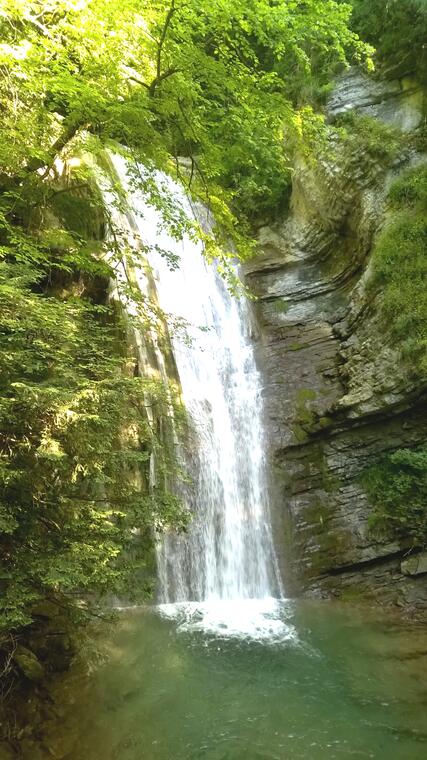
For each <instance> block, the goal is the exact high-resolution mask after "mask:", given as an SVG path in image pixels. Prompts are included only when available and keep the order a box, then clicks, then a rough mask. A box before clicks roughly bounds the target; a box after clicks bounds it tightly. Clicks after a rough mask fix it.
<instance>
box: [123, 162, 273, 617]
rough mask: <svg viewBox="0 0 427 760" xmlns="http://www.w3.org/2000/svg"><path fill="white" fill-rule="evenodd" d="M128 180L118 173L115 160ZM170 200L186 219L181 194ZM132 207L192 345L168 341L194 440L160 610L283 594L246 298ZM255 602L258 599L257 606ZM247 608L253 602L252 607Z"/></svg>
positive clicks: (142, 207) (161, 293)
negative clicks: (182, 523) (185, 523)
mask: <svg viewBox="0 0 427 760" xmlns="http://www.w3.org/2000/svg"><path fill="white" fill-rule="evenodd" d="M115 165H116V169H117V171H118V172H119V174H120V176H121V179H122V181H123V183H124V184H125V183H126V167H125V163H124V161H123V160H122V159H120V158H116V159H115ZM173 190H174V192H175V193H176V195H177V201H178V202H179V203H181V205H183V206H184V207H185V208H186V210H187V211H188V212H189V213H191V208H190V206H189V204H188V201H187V200H186V199H185V197H184V195H183V192H182V190H180V189H179V188H178V187H177V186H173ZM130 203H131V206H132V210H133V213H134V215H135V220H136V223H137V225H138V227H139V231H140V235H141V238H142V240H143V242H144V243H145V244H146V245H147V246H149V247H150V248H151V249H152V250H154V248H157V249H158V250H159V249H163V250H168V251H171V252H172V253H173V255H174V256H178V257H179V269H177V270H176V271H171V270H170V268H169V267H168V263H167V260H165V259H164V258H162V257H161V256H159V255H151V257H150V256H149V258H150V263H151V265H152V267H153V270H154V272H155V275H156V287H157V293H158V298H159V303H160V306H161V307H162V309H163V310H164V311H165V312H166V313H168V314H171V315H173V316H174V317H177V318H183V319H184V320H185V322H186V323H187V324H188V330H189V332H190V335H191V341H188V340H183V339H181V340H180V339H179V338H177V337H173V338H172V342H173V350H174V355H175V360H176V365H177V368H178V373H179V378H180V383H181V387H182V395H183V399H184V402H185V405H186V409H187V411H188V413H189V415H190V418H191V421H192V426H193V429H194V435H193V436H192V440H191V444H190V445H189V449H190V450H188V448H187V451H183V452H182V454H183V458H184V461H185V464H186V465H187V467H188V468H189V470H190V474H191V477H192V483H191V485H190V486H189V487H188V488H186V489H185V499H186V501H187V504H188V507H189V509H190V510H191V512H192V514H193V518H192V520H191V522H190V525H189V528H188V532H187V533H184V534H174V533H169V534H167V535H165V536H163V537H162V539H161V540H160V541H159V546H158V571H159V586H160V589H159V597H160V601H161V602H163V603H168V604H171V603H177V602H178V603H182V602H197V603H198V605H197V607H198V610H199V611H200V609H201V607H200V604H199V603H200V602H202V603H205V606H206V605H207V606H209V605H211V606H212V604H218V603H221V604H222V605H223V606H224V604H227V603H229V608H230V609H235V603H236V602H237V601H239V602H241V601H242V600H264V605H262V606H263V610H264V609H266V610H267V611H268V610H270V611H271V605H270V607H269V605H268V604H267V606H266V605H265V602H266V601H267V600H270V601H272V597H278V596H279V597H280V596H282V588H281V582H280V575H279V571H278V566H277V561H276V557H275V552H274V547H273V540H272V534H271V524H270V517H269V509H268V497H267V487H266V467H265V461H264V450H265V445H264V438H263V426H262V399H261V388H260V378H259V374H258V372H257V369H256V366H255V360H254V355H253V350H252V346H251V340H250V334H249V333H250V319H249V314H248V307H247V304H246V302H245V300H244V299H240V300H238V299H236V298H233V297H232V296H230V294H229V292H228V291H227V288H226V286H225V284H224V282H223V280H222V279H221V278H220V276H219V275H218V273H217V272H216V269H215V267H214V266H213V265H209V264H207V263H206V261H205V259H204V257H203V255H202V249H201V244H200V243H198V242H195V241H193V240H191V239H190V238H189V237H185V238H184V239H183V241H181V242H179V243H178V242H177V241H176V240H174V239H173V238H171V237H170V236H169V234H168V233H167V232H166V231H165V229H164V226H162V224H161V218H160V216H159V212H158V211H157V210H156V209H155V208H153V206H149V205H147V203H146V202H145V201H144V199H143V198H142V197H141V196H140V195H138V193H132V194H130ZM259 603H260V602H257V604H259ZM252 604H253V602H252Z"/></svg>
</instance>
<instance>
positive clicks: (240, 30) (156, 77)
mask: <svg viewBox="0 0 427 760" xmlns="http://www.w3.org/2000/svg"><path fill="white" fill-rule="evenodd" d="M349 16H350V6H348V5H345V4H344V5H343V4H340V3H338V2H335V1H334V0H325V2H322V3H319V2H318V0H304V2H303V1H302V0H295V1H294V2H292V3H289V2H288V1H287V0H275V1H274V2H270V0H250V2H248V0H204V2H202V3H200V2H198V0H197V1H196V0H190V1H189V2H186V3H181V2H179V0H176V2H175V0H171V2H170V5H169V6H168V5H167V4H166V5H165V3H164V2H160V1H156V0H151V1H150V2H147V1H146V0H145V1H144V2H141V0H126V2H120V3H118V2H111V0H108V2H107V0H92V2H90V3H88V2H83V3H75V2H73V1H72V0H54V2H49V3H48V2H46V1H45V0H32V1H31V2H28V1H27V0H2V13H1V15H0V37H1V39H2V44H0V65H1V66H2V70H3V72H4V77H3V79H2V84H1V85H0V102H1V105H2V119H3V130H4V137H3V139H2V144H1V146H0V167H1V171H3V172H4V175H6V176H9V177H10V176H20V177H21V178H26V179H25V181H26V184H31V183H32V182H35V183H36V184H37V183H38V178H37V177H35V178H34V176H33V179H32V181H31V182H28V178H27V175H28V174H29V173H30V172H33V173H34V172H35V171H37V169H42V170H43V172H44V174H42V176H45V174H46V172H48V171H49V168H50V167H52V165H53V162H54V159H55V157H56V155H57V154H58V153H60V152H61V150H63V149H64V148H65V149H67V148H68V147H69V146H70V147H71V145H72V144H73V142H74V144H75V143H76V142H78V143H80V145H82V144H83V145H84V144H87V143H88V141H89V143H90V149H91V150H92V151H93V150H95V143H96V142H97V141H98V143H101V144H105V142H106V141H108V140H109V139H111V138H113V139H115V140H117V141H119V142H121V143H122V144H124V145H127V146H129V147H130V148H131V150H132V152H133V154H134V156H135V157H136V158H138V159H139V160H140V161H141V162H142V163H143V164H144V165H145V166H146V167H149V166H153V167H154V168H156V169H166V170H168V171H170V172H171V173H174V174H175V175H176V176H177V177H178V178H179V179H181V180H182V181H183V182H184V183H185V184H187V185H189V186H190V187H191V191H192V192H193V194H195V195H196V196H198V197H201V198H202V199H203V200H204V201H205V202H208V203H209V204H212V205H213V206H214V207H215V208H214V210H215V212H216V216H217V220H218V224H222V225H223V227H224V228H225V229H226V231H227V235H228V236H230V235H231V237H232V238H233V237H234V236H235V234H236V232H237V228H238V227H239V226H241V227H242V230H243V231H245V224H247V223H248V222H250V223H252V222H253V221H254V217H264V216H265V215H266V214H269V213H270V214H271V213H272V212H274V211H275V210H276V209H277V208H278V207H279V206H280V204H281V203H283V199H284V197H285V196H286V194H287V193H288V188H289V169H288V158H289V150H287V146H286V145H285V142H284V134H285V132H284V127H286V125H287V126H288V128H290V129H291V130H292V126H293V119H294V116H295V114H296V113H299V111H298V108H299V106H301V105H305V104H306V103H307V98H308V97H310V93H311V91H312V90H313V88H314V89H318V88H319V87H322V86H325V85H326V83H327V81H328V79H329V77H330V74H331V72H332V71H333V70H334V69H336V67H337V66H343V65H345V64H346V60H347V57H350V58H351V59H352V60H359V61H366V60H367V58H368V56H369V50H368V49H367V48H366V46H364V45H363V44H362V43H361V42H360V40H359V39H358V38H357V36H356V35H355V34H354V33H353V32H351V31H350V30H349V28H348V19H349ZM305 92H307V95H306V96H305V95H304V93H305ZM296 109H297V110H296ZM288 147H289V149H290V148H291V146H288ZM179 156H186V157H187V158H188V159H190V160H191V169H190V170H189V171H188V172H184V171H182V165H180V163H179V161H178V160H177V159H178V157H179ZM224 204H225V205H226V206H230V205H231V207H232V208H233V211H234V214H232V215H231V216H230V214H229V212H227V211H225V205H224ZM221 210H223V211H224V213H223V214H221ZM236 238H237V240H238V241H239V235H236Z"/></svg>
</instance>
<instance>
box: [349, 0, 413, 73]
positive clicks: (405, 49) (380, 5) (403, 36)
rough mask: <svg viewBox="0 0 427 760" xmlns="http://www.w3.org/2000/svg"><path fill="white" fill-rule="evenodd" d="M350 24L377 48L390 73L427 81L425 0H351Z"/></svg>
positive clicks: (380, 58) (381, 60)
mask: <svg viewBox="0 0 427 760" xmlns="http://www.w3.org/2000/svg"><path fill="white" fill-rule="evenodd" d="M351 4H352V5H353V8H354V11H353V16H352V27H353V29H355V31H356V32H357V33H358V34H359V35H360V36H361V38H362V39H364V40H366V41H367V42H370V43H371V44H372V45H373V46H374V47H375V48H376V49H377V55H378V58H379V60H380V62H381V63H382V64H383V67H384V68H385V69H388V70H389V73H390V76H396V75H401V76H402V75H405V74H415V75H416V76H417V77H418V79H420V80H421V81H427V51H426V46H425V41H426V39H427V3H426V2H425V0H388V2H384V0H351Z"/></svg>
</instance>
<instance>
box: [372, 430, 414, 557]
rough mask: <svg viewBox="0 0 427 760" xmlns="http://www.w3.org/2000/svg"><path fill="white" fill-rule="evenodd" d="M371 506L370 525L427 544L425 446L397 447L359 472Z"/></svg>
mask: <svg viewBox="0 0 427 760" xmlns="http://www.w3.org/2000/svg"><path fill="white" fill-rule="evenodd" d="M361 481H362V483H363V485H364V486H365V488H366V490H367V493H368V495H369V498H370V501H371V503H372V505H373V511H372V515H371V518H370V525H371V527H372V528H373V529H374V530H379V531H380V532H381V531H383V530H386V531H391V532H392V533H394V534H395V535H396V536H397V537H398V538H402V539H407V538H408V537H409V538H410V539H411V541H412V542H413V544H414V545H416V546H426V545H427V446H426V445H424V446H419V447H416V448H414V449H398V450H397V451H394V452H393V453H391V454H386V455H384V456H382V457H380V458H379V459H377V461H376V462H375V463H374V464H373V465H372V466H371V467H369V468H368V469H366V470H365V472H364V473H363V475H362V478H361Z"/></svg>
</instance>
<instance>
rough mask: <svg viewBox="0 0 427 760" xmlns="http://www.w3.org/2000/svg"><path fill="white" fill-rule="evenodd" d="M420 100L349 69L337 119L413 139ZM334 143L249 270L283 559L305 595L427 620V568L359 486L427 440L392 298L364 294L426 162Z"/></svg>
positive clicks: (418, 381)
mask: <svg viewBox="0 0 427 760" xmlns="http://www.w3.org/2000/svg"><path fill="white" fill-rule="evenodd" d="M422 98H423V95H422V93H421V92H420V91H419V90H418V89H417V87H416V85H414V83H412V82H409V81H408V80H405V81H403V82H397V81H396V82H387V83H381V82H378V81H374V80H370V79H368V78H367V77H366V76H365V75H363V74H361V73H360V72H357V71H350V72H349V73H348V74H346V75H344V76H343V77H342V79H341V80H340V81H339V82H338V84H337V88H336V90H335V92H334V94H333V96H332V98H331V101H330V104H329V110H328V119H329V121H330V122H333V121H334V120H335V118H336V116H337V114H340V113H343V112H348V111H353V112H354V111H356V112H358V113H359V114H368V115H369V116H370V117H375V118H376V119H378V120H380V121H382V122H386V123H388V124H391V125H392V126H393V127H394V128H397V129H399V130H400V131H401V132H402V133H403V132H406V133H407V134H410V133H412V134H413V133H414V130H417V129H418V127H419V126H420V123H421V119H422V115H421V114H422ZM336 139H337V138H336V134H334V133H333V132H332V131H331V136H330V146H329V150H328V151H326V154H325V155H326V156H327V157H326V158H325V159H324V160H321V161H319V162H318V163H317V164H316V165H315V166H314V165H313V164H312V163H310V162H309V161H308V160H307V159H306V158H304V157H301V158H300V159H299V160H298V161H297V162H296V165H295V169H294V175H293V176H294V178H293V194H292V201H291V210H290V212H289V214H288V215H287V216H286V219H285V220H284V221H283V222H282V223H280V224H277V225H276V226H275V227H274V228H263V229H261V231H260V243H261V247H262V254H261V255H260V256H259V257H258V258H257V259H256V260H255V261H254V262H252V263H251V264H250V265H248V266H247V268H246V272H245V275H246V280H247V283H248V285H249V286H250V287H251V288H252V290H253V291H254V292H255V294H256V296H257V301H256V302H255V307H254V308H255V311H256V323H257V325H258V339H257V354H258V362H259V368H260V372H261V375H262V377H263V384H264V397H265V414H266V420H267V431H268V441H269V448H270V455H271V462H272V481H273V502H274V510H273V512H274V517H275V519H276V520H277V521H278V522H279V523H280V525H279V526H278V528H279V529H278V530H277V533H278V535H281V536H282V537H283V546H282V551H280V554H281V555H282V560H283V564H284V572H285V574H286V577H287V578H288V588H289V589H290V590H291V591H292V592H293V593H303V594H305V595H315V596H341V597H348V598H354V597H360V596H364V597H368V598H371V599H373V600H378V601H381V602H382V603H387V604H395V605H399V606H401V607H402V608H404V609H405V610H413V611H415V612H416V613H417V614H423V611H427V557H426V556H425V555H422V554H418V555H416V553H415V552H414V550H411V548H410V544H409V543H408V542H405V541H402V540H400V541H397V540H396V539H395V538H394V537H393V536H390V535H384V534H382V535H378V534H374V533H373V531H372V530H371V528H370V526H369V516H370V514H371V512H372V506H371V504H370V503H369V500H368V497H367V494H366V492H365V490H364V487H363V485H362V483H361V475H362V473H363V472H364V470H365V469H366V468H367V466H368V465H369V464H370V463H371V462H372V461H374V460H375V458H376V457H378V456H380V455H381V454H383V453H384V452H391V451H394V450H396V449H398V448H402V447H411V446H414V445H417V444H419V443H421V442H424V441H425V440H426V437H427V435H426V431H427V426H426V422H427V404H426V400H427V387H426V382H423V381H422V378H420V377H414V376H413V375H411V373H410V371H409V370H408V369H407V368H406V367H405V364H404V362H402V360H401V356H400V354H399V351H398V349H397V347H396V346H395V345H393V342H392V341H391V340H389V339H388V336H387V332H386V331H384V326H383V325H382V323H381V320H380V317H379V308H378V305H379V302H380V299H381V294H380V293H377V294H374V296H372V294H371V295H368V292H369V291H368V289H367V288H366V282H367V279H368V277H369V269H370V254H371V251H372V246H373V241H374V239H375V235H376V234H377V232H378V230H379V229H380V227H381V224H382V222H383V219H384V213H385V198H386V194H387V190H388V188H389V186H390V184H391V182H392V181H393V179H394V178H396V177H397V176H398V175H399V173H401V172H402V171H403V170H405V169H406V168H408V166H411V165H413V164H414V163H417V162H420V161H424V160H426V157H425V156H424V155H422V154H421V153H419V151H418V150H417V149H416V148H415V149H414V147H411V141H410V140H409V141H408V143H407V145H408V147H407V148H405V149H401V150H399V152H398V155H397V156H394V158H393V160H392V161H390V162H389V163H387V161H384V157H381V156H380V157H376V156H375V155H372V154H370V155H367V154H366V152H364V150H363V146H362V147H359V148H358V147H357V145H356V144H354V145H353V146H352V149H351V150H350V151H349V150H348V148H347V149H345V150H341V149H340V148H339V146H337V145H336Z"/></svg>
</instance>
